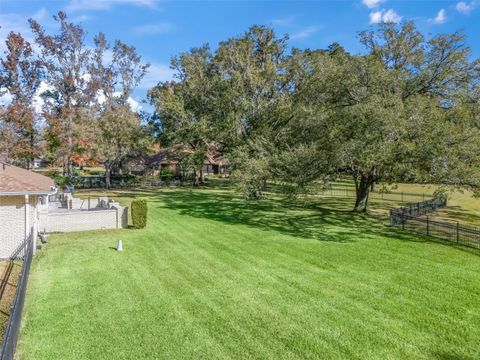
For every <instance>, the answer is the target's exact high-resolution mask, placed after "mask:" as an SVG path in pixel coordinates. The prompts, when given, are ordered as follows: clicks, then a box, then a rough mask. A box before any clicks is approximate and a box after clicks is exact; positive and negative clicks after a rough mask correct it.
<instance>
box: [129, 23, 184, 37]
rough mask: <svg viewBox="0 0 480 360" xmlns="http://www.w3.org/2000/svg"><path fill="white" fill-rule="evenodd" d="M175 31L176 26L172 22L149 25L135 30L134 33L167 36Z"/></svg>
mask: <svg viewBox="0 0 480 360" xmlns="http://www.w3.org/2000/svg"><path fill="white" fill-rule="evenodd" d="M173 30H175V24H173V23H170V22H161V23H158V24H147V25H142V26H137V27H135V28H133V32H135V33H137V34H166V33H169V32H171V31H173Z"/></svg>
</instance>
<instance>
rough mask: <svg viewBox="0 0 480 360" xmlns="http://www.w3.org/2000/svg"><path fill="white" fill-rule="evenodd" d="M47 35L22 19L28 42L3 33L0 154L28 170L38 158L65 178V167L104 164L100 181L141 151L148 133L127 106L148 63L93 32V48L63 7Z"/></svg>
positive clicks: (70, 169) (69, 173)
mask: <svg viewBox="0 0 480 360" xmlns="http://www.w3.org/2000/svg"><path fill="white" fill-rule="evenodd" d="M54 19H55V20H56V22H57V24H58V31H57V32H56V33H53V34H49V33H47V32H46V31H45V29H44V28H43V27H42V26H41V25H40V24H39V23H38V22H37V21H35V20H33V19H29V23H30V27H31V30H32V32H33V34H34V37H35V38H34V43H33V44H31V43H29V42H28V41H27V40H26V39H25V38H24V36H23V35H22V34H19V33H14V32H11V33H10V34H9V35H8V36H7V39H6V48H7V50H6V51H5V54H4V56H2V58H1V62H0V65H1V68H0V91H2V92H3V93H4V95H5V94H7V95H8V97H9V98H10V101H9V103H8V104H2V107H1V109H0V111H1V113H0V135H1V137H0V139H1V140H0V154H2V155H3V157H4V158H5V160H6V161H10V162H15V163H17V164H20V165H22V166H24V167H26V168H31V167H32V165H33V161H34V158H35V157H37V156H40V155H42V156H43V157H44V158H46V159H50V160H53V162H54V163H55V164H59V165H61V166H62V167H63V173H64V175H66V176H68V177H71V176H72V174H73V164H74V163H76V164H86V163H88V162H89V161H94V162H96V163H100V164H102V165H103V166H104V167H105V175H106V180H107V186H108V185H109V183H110V174H111V173H112V170H114V169H116V168H118V167H119V165H120V163H121V161H122V160H123V159H124V158H125V157H126V156H130V155H132V154H135V153H142V152H143V151H145V150H146V149H147V148H148V141H149V131H148V129H147V128H146V127H145V126H144V125H143V124H142V122H141V118H140V115H139V114H137V113H135V112H134V111H132V109H131V106H130V104H129V102H130V101H131V99H130V97H131V94H132V92H133V90H134V89H135V87H137V86H138V84H139V83H140V81H141V80H142V78H143V77H144V75H145V73H146V71H147V69H148V66H149V65H148V64H144V63H143V62H142V59H141V57H140V56H139V55H138V53H137V51H136V49H135V48H134V47H132V46H128V45H126V44H124V43H123V42H121V41H120V40H117V41H115V42H114V44H113V45H112V44H110V43H109V42H108V41H107V39H106V37H105V35H104V34H103V33H99V34H97V35H96V36H95V37H94V39H93V43H94V46H93V47H89V46H87V44H86V39H85V37H86V34H85V30H84V29H83V28H82V27H81V26H80V25H77V24H74V23H72V22H70V21H69V20H68V18H67V15H66V14H65V13H64V12H59V13H58V15H56V16H54Z"/></svg>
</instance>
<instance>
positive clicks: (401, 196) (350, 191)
mask: <svg viewBox="0 0 480 360" xmlns="http://www.w3.org/2000/svg"><path fill="white" fill-rule="evenodd" d="M317 192H318V193H321V194H322V195H330V196H340V197H354V196H355V188H354V187H352V186H346V185H344V186H342V185H334V186H328V187H326V188H319V189H318V191H317ZM369 197H370V199H377V200H390V201H398V202H416V201H419V200H422V201H425V200H428V199H431V198H432V195H429V194H425V193H423V194H418V193H410V192H406V191H392V190H388V191H386V190H384V189H383V188H380V189H376V190H375V191H370V194H369Z"/></svg>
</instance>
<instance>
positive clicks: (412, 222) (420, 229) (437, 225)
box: [400, 215, 480, 249]
mask: <svg viewBox="0 0 480 360" xmlns="http://www.w3.org/2000/svg"><path fill="white" fill-rule="evenodd" d="M402 219H403V221H402V222H401V224H400V226H401V227H402V230H405V231H410V232H414V233H417V234H422V235H427V236H431V237H435V238H438V239H442V240H445V241H448V242H450V243H453V244H458V245H462V246H466V247H471V248H474V249H480V228H477V227H473V226H464V225H460V224H459V223H458V222H456V223H450V222H445V221H438V220H431V219H429V218H428V216H427V217H426V218H417V217H412V216H408V215H404V216H403V217H402Z"/></svg>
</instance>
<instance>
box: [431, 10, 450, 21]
mask: <svg viewBox="0 0 480 360" xmlns="http://www.w3.org/2000/svg"><path fill="white" fill-rule="evenodd" d="M446 21H447V15H446V13H445V9H441V10H440V11H439V12H438V14H437V16H435V18H434V19H430V22H432V23H434V24H444V23H445V22H446Z"/></svg>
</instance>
